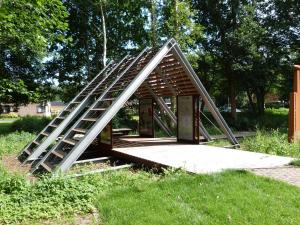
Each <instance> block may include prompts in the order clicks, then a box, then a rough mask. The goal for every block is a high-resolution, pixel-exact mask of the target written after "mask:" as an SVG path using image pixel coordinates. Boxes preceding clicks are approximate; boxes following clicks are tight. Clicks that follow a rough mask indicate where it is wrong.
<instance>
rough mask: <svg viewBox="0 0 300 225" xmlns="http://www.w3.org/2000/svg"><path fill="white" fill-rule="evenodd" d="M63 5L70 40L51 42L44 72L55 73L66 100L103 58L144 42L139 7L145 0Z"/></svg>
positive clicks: (70, 1) (114, 56)
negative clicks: (65, 11) (58, 43)
mask: <svg viewBox="0 0 300 225" xmlns="http://www.w3.org/2000/svg"><path fill="white" fill-rule="evenodd" d="M64 5H65V7H66V8H67V10H68V12H69V14H70V15H69V30H68V31H67V32H66V33H67V36H68V37H69V38H70V39H71V40H72V41H70V42H68V43H63V44H61V45H57V44H55V45H52V50H53V56H54V57H53V59H52V60H51V61H49V63H48V71H47V73H48V74H49V75H50V76H51V74H56V78H57V79H58V81H59V85H60V87H61V89H62V91H63V93H62V98H63V100H65V101H68V100H70V99H71V98H73V96H74V93H77V92H78V90H80V89H81V88H82V87H83V86H84V85H85V84H86V82H87V81H88V80H91V79H92V78H93V77H94V76H95V75H96V74H97V73H98V72H99V71H100V70H101V69H102V68H103V66H104V61H105V62H106V61H108V60H111V59H119V58H122V57H124V56H125V54H127V53H128V52H130V51H135V50H136V49H139V48H140V47H143V46H145V45H146V44H147V43H148V38H147V33H146V31H145V29H144V23H145V20H146V15H145V14H144V13H143V10H142V9H143V8H145V7H146V1H145V2H144V1H138V2H137V3H135V4H132V3H131V1H122V2H115V1H99V0H88V1H86V0H66V1H65V2H64ZM104 24H105V25H104ZM103 25H104V26H103ZM106 37H107V38H106ZM105 46H106V47H105Z"/></svg>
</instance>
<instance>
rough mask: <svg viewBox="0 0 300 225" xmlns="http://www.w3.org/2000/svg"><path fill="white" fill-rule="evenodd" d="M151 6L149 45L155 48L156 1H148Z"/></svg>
mask: <svg viewBox="0 0 300 225" xmlns="http://www.w3.org/2000/svg"><path fill="white" fill-rule="evenodd" d="M150 4H151V8H150V10H151V45H152V46H153V47H157V31H156V29H157V8H156V0H150Z"/></svg>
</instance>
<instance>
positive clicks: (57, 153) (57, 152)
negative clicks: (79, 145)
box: [52, 149, 66, 159]
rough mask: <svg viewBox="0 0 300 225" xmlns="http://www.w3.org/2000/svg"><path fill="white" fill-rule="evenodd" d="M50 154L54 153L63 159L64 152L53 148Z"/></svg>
mask: <svg viewBox="0 0 300 225" xmlns="http://www.w3.org/2000/svg"><path fill="white" fill-rule="evenodd" d="M52 154H54V155H56V156H58V157H59V158H61V159H63V158H64V157H65V155H66V152H64V151H61V150H58V149H57V150H54V151H53V152H52Z"/></svg>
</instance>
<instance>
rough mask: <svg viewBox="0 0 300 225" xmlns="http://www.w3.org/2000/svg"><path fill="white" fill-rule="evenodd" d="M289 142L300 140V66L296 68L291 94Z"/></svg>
mask: <svg viewBox="0 0 300 225" xmlns="http://www.w3.org/2000/svg"><path fill="white" fill-rule="evenodd" d="M288 138H289V142H295V141H298V140H300V66H298V65H295V66H294V88H293V92H291V93H290V111H289V130H288Z"/></svg>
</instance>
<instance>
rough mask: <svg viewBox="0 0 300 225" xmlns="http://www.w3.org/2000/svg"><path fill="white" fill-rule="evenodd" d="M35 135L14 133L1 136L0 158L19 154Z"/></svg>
mask: <svg viewBox="0 0 300 225" xmlns="http://www.w3.org/2000/svg"><path fill="white" fill-rule="evenodd" d="M34 136H35V135H33V134H31V133H28V132H14V133H10V134H8V135H5V136H4V135H1V136H0V157H1V156H2V155H4V154H12V153H17V152H19V151H20V150H21V149H22V148H23V147H24V146H25V145H27V144H28V143H29V142H30V141H31V140H32V139H33V138H34Z"/></svg>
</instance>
